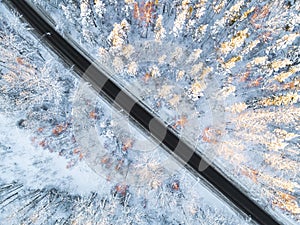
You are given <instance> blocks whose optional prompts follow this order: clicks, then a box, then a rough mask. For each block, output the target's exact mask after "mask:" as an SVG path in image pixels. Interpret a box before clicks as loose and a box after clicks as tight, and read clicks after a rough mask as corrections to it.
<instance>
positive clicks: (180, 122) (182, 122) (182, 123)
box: [173, 116, 187, 128]
mask: <svg viewBox="0 0 300 225" xmlns="http://www.w3.org/2000/svg"><path fill="white" fill-rule="evenodd" d="M186 123H187V118H186V116H182V117H181V118H180V119H179V120H177V121H176V123H175V125H174V126H173V127H174V128H177V127H178V126H180V127H184V126H185V124H186Z"/></svg>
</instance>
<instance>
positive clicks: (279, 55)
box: [31, 0, 300, 223]
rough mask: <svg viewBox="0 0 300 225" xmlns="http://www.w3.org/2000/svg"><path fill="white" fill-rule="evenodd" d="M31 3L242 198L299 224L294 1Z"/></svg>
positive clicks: (299, 41) (299, 7)
mask: <svg viewBox="0 0 300 225" xmlns="http://www.w3.org/2000/svg"><path fill="white" fill-rule="evenodd" d="M31 2H32V3H33V4H35V5H37V6H39V7H40V8H41V9H43V11H44V13H46V14H48V15H50V17H51V18H52V19H53V21H54V23H55V24H54V26H55V27H56V28H57V30H58V31H59V32H60V33H61V34H63V35H64V36H65V37H67V38H68V37H70V39H73V40H74V41H75V42H76V43H77V44H78V45H79V46H81V47H82V48H83V49H85V50H86V51H87V52H88V53H89V54H90V55H91V56H92V57H93V58H94V59H95V60H97V61H98V62H99V63H101V64H102V65H105V66H106V67H108V68H109V69H110V70H114V71H115V73H114V74H113V78H114V79H115V80H117V82H118V83H120V84H122V85H123V86H124V87H126V88H127V89H128V90H130V92H132V93H133V94H134V95H135V96H137V97H139V98H140V99H141V100H142V101H143V102H144V103H145V104H146V105H148V106H149V108H151V109H152V110H153V111H154V112H155V113H156V114H158V115H159V116H160V117H161V118H162V119H163V120H165V121H166V122H167V123H169V124H170V125H172V126H173V127H174V129H176V130H177V131H178V133H179V134H180V135H181V136H182V137H183V138H185V139H187V140H189V141H190V143H192V144H194V145H195V147H196V148H197V149H198V150H199V151H200V152H201V153H203V154H205V155H206V156H207V157H209V158H210V159H211V161H212V163H213V164H214V165H216V167H219V168H220V169H221V170H222V171H224V174H228V175H229V177H230V178H231V179H233V180H234V181H235V182H236V183H238V184H239V185H240V186H241V187H242V188H243V189H244V190H245V191H246V192H248V194H249V196H251V197H252V198H253V199H255V200H256V201H257V202H259V203H260V204H261V205H262V206H263V207H265V208H267V209H268V210H269V211H271V212H273V213H275V214H277V213H278V215H281V216H283V215H287V216H288V218H289V219H290V220H292V221H293V222H294V223H298V222H299V220H300V207H299V204H300V203H299V199H300V197H299V188H300V174H299V169H298V168H299V167H300V157H299V155H300V154H299V149H300V145H299V135H300V123H299V121H300V120H299V115H300V108H299V82H300V80H299V74H300V61H299V60H300V52H299V45H300V38H299V36H300V34H299V32H300V26H299V24H300V17H299V15H300V13H299V11H300V2H299V1H286V0H269V1H245V0H234V1H227V0H214V1H208V0H195V1H193V0H183V1H181V0H177V1H169V0H158V1H138V0H125V1H116V0H102V1H101V0H97V1H79V0H65V1H57V0H55V1H40V0H31Z"/></svg>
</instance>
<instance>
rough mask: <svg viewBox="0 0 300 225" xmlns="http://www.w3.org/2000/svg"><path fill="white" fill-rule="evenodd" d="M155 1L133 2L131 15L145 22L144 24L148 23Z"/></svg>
mask: <svg viewBox="0 0 300 225" xmlns="http://www.w3.org/2000/svg"><path fill="white" fill-rule="evenodd" d="M154 5H155V3H153V2H152V1H147V2H146V3H145V2H142V3H141V4H138V3H136V2H135V3H134V9H133V17H134V18H135V19H136V20H139V21H142V22H145V23H146V26H148V25H149V23H151V22H152V21H153V19H154V15H153V9H154Z"/></svg>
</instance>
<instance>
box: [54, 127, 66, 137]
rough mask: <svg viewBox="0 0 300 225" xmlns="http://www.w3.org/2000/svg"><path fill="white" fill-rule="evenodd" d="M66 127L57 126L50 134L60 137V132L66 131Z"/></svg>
mask: <svg viewBox="0 0 300 225" xmlns="http://www.w3.org/2000/svg"><path fill="white" fill-rule="evenodd" d="M67 127H68V125H62V124H59V125H57V126H56V127H55V128H54V129H53V130H52V133H53V134H54V135H56V136H58V135H60V134H61V133H62V132H64V131H65V130H66V129H67Z"/></svg>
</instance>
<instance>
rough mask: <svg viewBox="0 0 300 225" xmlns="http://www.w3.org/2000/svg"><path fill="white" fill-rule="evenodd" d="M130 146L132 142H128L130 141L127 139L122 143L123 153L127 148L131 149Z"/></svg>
mask: <svg viewBox="0 0 300 225" xmlns="http://www.w3.org/2000/svg"><path fill="white" fill-rule="evenodd" d="M132 144H133V141H132V140H130V139H127V140H126V141H125V142H124V143H123V146H122V150H123V151H127V150H128V149H129V148H131V147H132Z"/></svg>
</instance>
